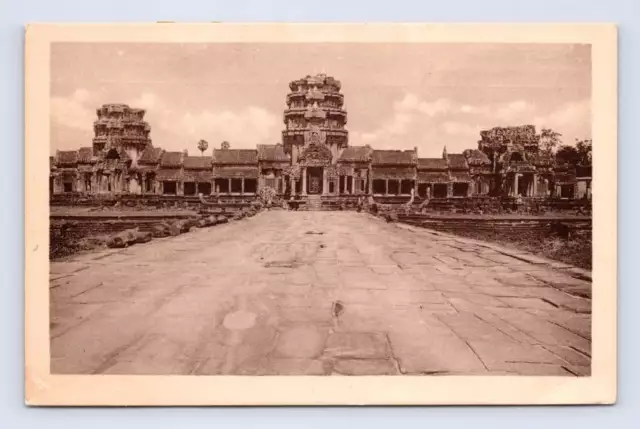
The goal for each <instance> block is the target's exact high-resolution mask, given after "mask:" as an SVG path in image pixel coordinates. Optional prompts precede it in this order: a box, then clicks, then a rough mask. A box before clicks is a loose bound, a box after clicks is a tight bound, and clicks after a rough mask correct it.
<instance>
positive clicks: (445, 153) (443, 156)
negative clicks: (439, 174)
mask: <svg viewBox="0 0 640 429" xmlns="http://www.w3.org/2000/svg"><path fill="white" fill-rule="evenodd" d="M442 159H447V145H444V148H443V149H442Z"/></svg>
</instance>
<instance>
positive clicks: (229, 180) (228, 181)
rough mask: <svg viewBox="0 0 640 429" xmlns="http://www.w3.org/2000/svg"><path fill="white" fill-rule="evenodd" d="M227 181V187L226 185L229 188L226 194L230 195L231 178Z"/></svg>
mask: <svg viewBox="0 0 640 429" xmlns="http://www.w3.org/2000/svg"><path fill="white" fill-rule="evenodd" d="M227 180H228V182H229V185H228V186H229V188H228V190H227V192H228V193H229V194H230V193H231V178H228V179H227Z"/></svg>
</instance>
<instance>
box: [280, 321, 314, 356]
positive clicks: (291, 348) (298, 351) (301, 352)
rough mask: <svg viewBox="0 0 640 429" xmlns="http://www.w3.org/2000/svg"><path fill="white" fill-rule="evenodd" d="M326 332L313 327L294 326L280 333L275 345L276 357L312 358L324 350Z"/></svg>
mask: <svg viewBox="0 0 640 429" xmlns="http://www.w3.org/2000/svg"><path fill="white" fill-rule="evenodd" d="M326 336H327V333H326V330H322V329H319V328H317V327H316V326H314V325H306V326H296V327H293V328H291V329H287V330H285V331H283V332H281V333H280V335H279V336H278V342H277V343H276V354H277V355H278V356H284V357H293V358H313V357H316V356H319V355H320V353H321V352H322V349H323V348H324V343H325V338H326Z"/></svg>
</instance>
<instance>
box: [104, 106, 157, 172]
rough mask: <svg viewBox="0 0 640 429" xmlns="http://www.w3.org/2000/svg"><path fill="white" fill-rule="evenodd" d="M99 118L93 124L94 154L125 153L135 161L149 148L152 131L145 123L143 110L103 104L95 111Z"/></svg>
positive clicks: (113, 154)
mask: <svg viewBox="0 0 640 429" xmlns="http://www.w3.org/2000/svg"><path fill="white" fill-rule="evenodd" d="M96 114H97V115H98V119H97V120H96V121H95V122H94V123H93V130H94V132H95V137H94V138H93V154H94V155H98V154H100V153H104V154H105V155H109V154H112V155H109V156H113V157H115V156H116V154H117V156H118V157H121V156H122V155H123V153H126V155H127V156H128V158H129V159H131V161H132V162H136V161H137V160H138V158H139V157H140V154H141V153H142V151H143V150H144V149H145V148H146V147H147V146H149V145H151V139H150V138H149V132H150V131H151V128H150V127H149V124H148V123H147V122H145V121H144V114H145V111H144V110H143V109H134V108H131V107H129V106H127V105H126V104H105V105H103V106H102V107H100V108H99V109H97V110H96Z"/></svg>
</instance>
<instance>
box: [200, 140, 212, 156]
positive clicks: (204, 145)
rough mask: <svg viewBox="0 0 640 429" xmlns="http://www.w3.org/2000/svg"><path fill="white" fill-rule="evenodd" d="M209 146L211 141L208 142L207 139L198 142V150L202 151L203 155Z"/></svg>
mask: <svg viewBox="0 0 640 429" xmlns="http://www.w3.org/2000/svg"><path fill="white" fill-rule="evenodd" d="M208 148H209V143H207V141H206V140H200V141H199V142H198V150H199V151H200V154H201V155H204V151H205V150H207V149H208Z"/></svg>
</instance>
